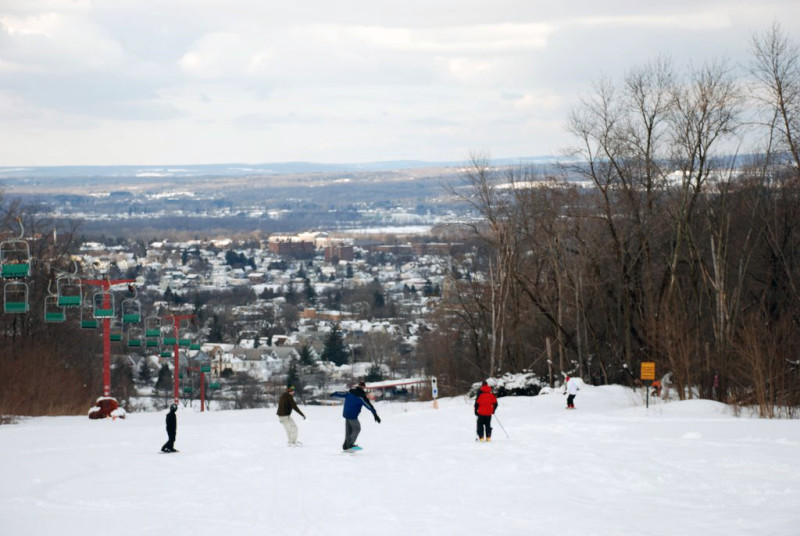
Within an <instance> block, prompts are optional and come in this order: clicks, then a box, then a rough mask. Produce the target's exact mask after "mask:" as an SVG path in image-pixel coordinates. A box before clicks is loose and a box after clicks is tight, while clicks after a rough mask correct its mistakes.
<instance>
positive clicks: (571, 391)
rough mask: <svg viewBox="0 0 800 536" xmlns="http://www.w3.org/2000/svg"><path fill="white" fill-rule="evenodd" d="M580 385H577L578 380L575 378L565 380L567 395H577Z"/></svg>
mask: <svg viewBox="0 0 800 536" xmlns="http://www.w3.org/2000/svg"><path fill="white" fill-rule="evenodd" d="M579 390H580V387H578V380H577V379H576V378H570V379H569V381H568V382H567V394H568V395H577V394H578V391H579Z"/></svg>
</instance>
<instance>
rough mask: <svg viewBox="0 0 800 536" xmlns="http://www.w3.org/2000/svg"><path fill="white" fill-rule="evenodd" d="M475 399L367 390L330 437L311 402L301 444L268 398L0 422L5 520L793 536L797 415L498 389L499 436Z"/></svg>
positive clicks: (195, 528) (306, 531)
mask: <svg viewBox="0 0 800 536" xmlns="http://www.w3.org/2000/svg"><path fill="white" fill-rule="evenodd" d="M471 404H472V402H471V401H469V400H467V399H466V398H463V397H462V398H454V399H447V400H442V401H440V404H439V409H433V408H432V405H431V403H408V404H402V403H395V404H389V403H378V404H377V405H376V407H377V409H378V412H379V414H380V416H381V418H382V420H383V422H382V423H381V424H377V423H375V422H374V421H373V420H372V417H371V415H370V414H369V413H367V414H366V415H365V414H364V412H362V416H361V422H362V425H363V428H362V433H361V437H360V438H359V441H358V442H359V444H360V445H362V446H363V447H364V450H363V451H361V452H359V453H354V454H348V453H343V452H341V451H340V448H341V446H340V445H341V442H342V439H343V434H344V421H343V419H342V417H341V410H340V408H338V407H318V406H315V407H305V408H303V410H304V411H305V412H306V414H307V415H308V420H306V421H303V420H302V419H297V420H298V424H299V427H300V440H301V441H302V442H303V446H302V447H300V448H289V447H287V446H286V441H285V434H284V431H283V428H282V427H281V426H280V425H279V423H278V419H277V417H276V416H275V408H270V409H261V410H250V411H218V412H206V413H199V412H196V411H194V410H192V409H190V408H189V409H187V408H181V409H180V410H179V411H178V438H177V442H176V447H177V448H178V449H180V450H181V452H180V453H179V454H160V453H159V448H160V447H161V445H162V444H163V443H164V441H165V440H166V432H165V430H164V417H165V412H161V413H140V414H130V415H128V418H127V419H125V420H124V421H123V420H117V421H111V420H107V421H90V420H89V419H88V418H86V417H42V418H32V419H26V420H23V421H22V422H21V423H19V424H16V425H7V426H0V467H2V470H1V471H0V478H2V480H0V535H3V536H16V535H35V536H47V535H54V536H87V535H88V536H93V535H102V534H108V535H114V536H126V535H131V536H133V535H137V536H138V535H151V534H152V535H154V534H159V535H170V536H181V535H187V536H188V535H195V536H197V535H201V536H203V535H228V534H230V535H237V536H247V535H258V536H265V535H273V534H274V535H282V534H295V535H326V536H327V535H334V534H359V535H366V534H380V535H407V536H412V535H434V534H435V535H450V534H453V535H502V534H514V535H529V534H530V535H538V534H542V535H545V534H546V535H558V536H565V535H580V536H592V535H609V536H611V535H636V534H645V535H648V536H654V535H656V536H658V535H665V536H666V535H669V536H676V535H680V536H695V535H696V536H700V535H702V536H711V535H720V536H722V535H725V536H734V535H748V536H752V535H769V536H797V535H798V534H800V422H798V421H796V420H772V421H768V420H758V419H749V418H736V417H733V416H731V414H730V412H729V410H728V409H727V408H726V407H724V406H722V405H720V404H717V403H714V402H710V401H697V400H695V401H685V402H671V403H663V402H660V401H659V402H658V403H656V404H653V405H651V406H650V408H649V409H645V407H644V404H643V402H642V400H641V398H640V397H639V395H638V394H636V393H633V392H632V391H630V390H628V389H623V388H621V387H615V386H611V387H594V388H593V387H589V386H584V387H583V388H582V389H581V392H580V394H579V395H578V397H577V399H576V406H577V410H576V411H567V410H565V409H564V406H565V398H564V397H563V396H562V395H560V394H549V395H542V396H538V397H533V398H528V397H520V398H502V399H500V408H499V409H498V414H497V415H498V417H499V419H500V422H501V423H502V425H503V427H505V431H506V432H507V434H506V433H504V431H503V429H502V428H501V427H500V426H498V424H497V422H496V421H495V425H494V426H495V430H494V440H493V441H492V443H489V444H484V443H477V442H475V441H474V438H475V432H474V416H473V414H472V408H471Z"/></svg>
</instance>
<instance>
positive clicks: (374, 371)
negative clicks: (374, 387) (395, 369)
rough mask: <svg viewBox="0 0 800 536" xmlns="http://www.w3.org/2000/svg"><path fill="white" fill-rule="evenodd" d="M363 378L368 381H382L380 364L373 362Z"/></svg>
mask: <svg viewBox="0 0 800 536" xmlns="http://www.w3.org/2000/svg"><path fill="white" fill-rule="evenodd" d="M364 380H365V381H368V382H379V381H383V370H381V367H380V365H378V364H377V363H373V364H372V366H371V367H370V368H369V371H367V377H366V378H364Z"/></svg>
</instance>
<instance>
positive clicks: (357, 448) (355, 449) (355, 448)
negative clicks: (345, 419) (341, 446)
mask: <svg viewBox="0 0 800 536" xmlns="http://www.w3.org/2000/svg"><path fill="white" fill-rule="evenodd" d="M359 450H364V449H363V448H361V447H359V446H358V445H356V446H354V447H350V448H349V449H347V450H343V451H342V452H348V453H351V452H358V451H359Z"/></svg>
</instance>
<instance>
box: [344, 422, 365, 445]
mask: <svg viewBox="0 0 800 536" xmlns="http://www.w3.org/2000/svg"><path fill="white" fill-rule="evenodd" d="M360 433H361V423H360V422H358V419H345V421H344V444H343V445H342V449H344V450H347V449H349V448H350V447H352V446H353V445H355V444H356V439H358V434H360Z"/></svg>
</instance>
